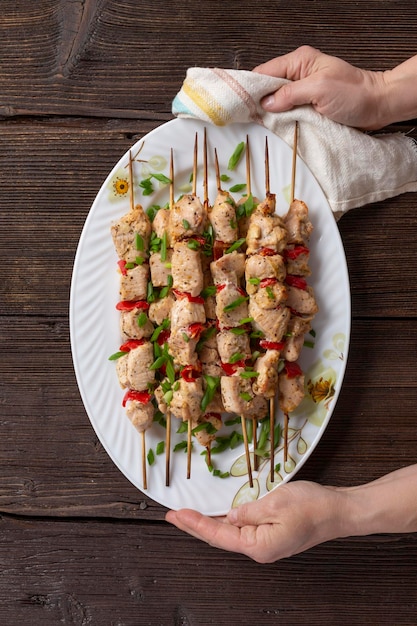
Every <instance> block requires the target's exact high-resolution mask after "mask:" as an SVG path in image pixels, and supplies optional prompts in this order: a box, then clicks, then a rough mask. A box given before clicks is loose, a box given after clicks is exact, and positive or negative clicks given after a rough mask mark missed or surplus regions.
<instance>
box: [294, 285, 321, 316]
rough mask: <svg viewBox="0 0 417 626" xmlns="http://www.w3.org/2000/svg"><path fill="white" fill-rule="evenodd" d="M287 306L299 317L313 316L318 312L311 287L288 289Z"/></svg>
mask: <svg viewBox="0 0 417 626" xmlns="http://www.w3.org/2000/svg"><path fill="white" fill-rule="evenodd" d="M287 306H288V307H290V308H291V309H292V310H293V311H296V312H297V313H298V314H299V315H308V316H313V315H315V314H316V313H317V312H318V310H319V308H318V306H317V303H316V300H315V298H314V292H313V289H312V287H307V289H299V288H298V287H288V298H287Z"/></svg>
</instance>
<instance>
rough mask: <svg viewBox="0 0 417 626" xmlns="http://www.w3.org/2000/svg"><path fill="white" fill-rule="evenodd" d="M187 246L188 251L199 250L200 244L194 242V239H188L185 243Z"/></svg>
mask: <svg viewBox="0 0 417 626" xmlns="http://www.w3.org/2000/svg"><path fill="white" fill-rule="evenodd" d="M187 246H188V248H190V250H200V244H199V243H198V241H196V239H189V240H188V241H187Z"/></svg>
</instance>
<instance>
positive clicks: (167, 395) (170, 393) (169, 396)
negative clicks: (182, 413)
mask: <svg viewBox="0 0 417 626" xmlns="http://www.w3.org/2000/svg"><path fill="white" fill-rule="evenodd" d="M173 396H174V392H173V391H172V389H170V390H169V391H167V392H166V393H164V395H163V399H164V402H165V404H168V405H169V404H170V402H171V400H172V398H173Z"/></svg>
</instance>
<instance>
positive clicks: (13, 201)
mask: <svg viewBox="0 0 417 626" xmlns="http://www.w3.org/2000/svg"><path fill="white" fill-rule="evenodd" d="M154 126H155V125H154V124H153V123H152V122H146V121H145V122H144V121H137V122H119V123H117V124H115V123H113V122H107V121H105V122H103V121H98V120H97V121H93V122H91V121H85V120H78V119H77V120H59V121H58V120H54V121H53V122H48V121H44V122H38V123H27V122H24V123H4V122H3V123H1V122H0V146H1V151H0V168H1V170H2V173H3V177H4V179H5V180H7V181H10V183H9V184H8V185H3V186H2V187H1V189H0V202H1V206H2V211H1V213H0V263H1V265H2V267H5V268H7V271H6V272H5V273H4V276H3V280H2V281H1V282H0V307H1V310H3V311H5V310H7V311H8V313H9V314H14V315H19V314H21V313H22V312H24V313H27V314H30V315H46V316H50V315H58V316H61V317H62V316H66V315H67V310H68V293H69V287H70V281H71V273H72V264H73V260H74V255H75V250H76V247H77V244H78V240H79V237H80V234H81V230H82V227H83V225H84V221H85V219H86V217H87V214H88V211H89V209H90V207H91V205H92V203H93V200H94V198H95V195H96V194H97V192H98V191H99V189H100V187H101V185H102V183H103V181H104V180H105V178H106V177H107V175H108V173H109V172H110V171H111V169H112V168H113V166H114V165H115V164H116V163H117V161H118V160H119V158H120V157H121V156H122V155H123V154H124V153H125V152H126V150H128V148H129V147H130V146H131V145H132V144H133V143H135V142H136V141H137V140H138V139H140V138H141V137H142V136H143V135H144V134H146V133H147V132H149V130H151V129H152V128H153V127H154ZM416 136H417V134H416ZM17 177H18V179H19V184H18V185H16V184H13V181H15V180H16V178H17ZM141 200H143V201H144V202H145V200H146V199H145V198H141ZM149 202H151V200H149ZM145 204H146V202H145ZM416 222H417V217H416V214H415V208H414V203H413V197H412V194H404V195H402V196H399V197H397V198H393V199H390V200H386V201H385V202H381V203H379V204H378V205H377V206H376V205H375V206H374V205H370V206H368V207H364V208H362V209H357V210H355V211H351V212H350V213H348V214H347V215H346V216H344V217H343V218H342V219H341V221H340V223H339V224H340V231H341V234H342V239H343V242H344V246H345V250H346V255H347V261H348V267H349V272H350V278H351V288H352V296H353V298H352V306H353V315H354V316H360V317H363V316H377V317H383V316H390V317H391V316H393V317H396V316H410V317H414V316H416V314H417V283H416V281H415V272H414V261H415V258H416V256H417V241H416V240H415V238H410V237H409V233H410V231H412V230H414V229H415V227H416ZM358 230H360V232H361V237H359V238H358V236H357V232H358ZM11 232H13V236H10V233H11ZM404 242H406V245H404ZM22 244H23V245H22ZM35 294H36V297H34V296H35Z"/></svg>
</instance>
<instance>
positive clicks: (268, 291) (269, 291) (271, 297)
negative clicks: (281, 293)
mask: <svg viewBox="0 0 417 626" xmlns="http://www.w3.org/2000/svg"><path fill="white" fill-rule="evenodd" d="M265 289H266V293H267V295H268V298H269V299H270V300H273V299H274V292H273V291H272V289H271V287H265Z"/></svg>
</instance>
